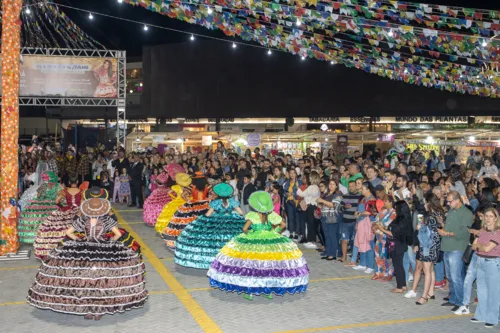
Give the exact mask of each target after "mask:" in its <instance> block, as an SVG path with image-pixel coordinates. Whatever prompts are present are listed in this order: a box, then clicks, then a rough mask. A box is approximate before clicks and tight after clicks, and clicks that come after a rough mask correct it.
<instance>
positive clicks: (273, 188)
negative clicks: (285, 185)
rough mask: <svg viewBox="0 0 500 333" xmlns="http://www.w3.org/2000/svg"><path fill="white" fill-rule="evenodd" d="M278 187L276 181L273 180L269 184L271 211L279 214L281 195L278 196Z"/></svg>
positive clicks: (279, 187)
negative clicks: (272, 206) (271, 202)
mask: <svg viewBox="0 0 500 333" xmlns="http://www.w3.org/2000/svg"><path fill="white" fill-rule="evenodd" d="M280 189H281V186H280V185H279V184H278V182H274V183H273V184H272V185H271V199H272V200H273V205H274V208H273V211H274V212H275V213H276V214H278V215H281V196H280Z"/></svg>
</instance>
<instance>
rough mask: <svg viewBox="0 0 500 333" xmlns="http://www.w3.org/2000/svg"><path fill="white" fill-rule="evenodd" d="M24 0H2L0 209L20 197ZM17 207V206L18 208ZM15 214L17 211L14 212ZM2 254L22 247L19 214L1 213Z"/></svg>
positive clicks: (6, 209)
mask: <svg viewBox="0 0 500 333" xmlns="http://www.w3.org/2000/svg"><path fill="white" fill-rule="evenodd" d="M22 4H23V2H22V0H3V1H2V114H1V124H2V126H1V133H0V178H1V179H2V186H0V211H1V212H5V211H9V212H10V209H9V208H10V207H11V204H10V199H11V198H17V185H18V184H17V177H18V162H17V159H18V156H17V154H18V152H17V140H18V138H19V78H20V66H19V61H20V60H19V59H20V56H21V52H20V50H21V48H20V47H21V34H20V32H21V20H20V19H19V14H20V12H21V7H22ZM14 210H15V209H14ZM14 216H15V215H14ZM0 239H1V240H3V241H4V242H3V244H0V255H5V254H7V253H15V252H17V250H18V248H19V239H18V237H17V218H12V216H10V214H2V215H1V217H0Z"/></svg>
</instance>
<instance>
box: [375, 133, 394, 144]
mask: <svg viewBox="0 0 500 333" xmlns="http://www.w3.org/2000/svg"><path fill="white" fill-rule="evenodd" d="M377 141H378V142H390V143H392V142H394V135H392V134H378V135H377Z"/></svg>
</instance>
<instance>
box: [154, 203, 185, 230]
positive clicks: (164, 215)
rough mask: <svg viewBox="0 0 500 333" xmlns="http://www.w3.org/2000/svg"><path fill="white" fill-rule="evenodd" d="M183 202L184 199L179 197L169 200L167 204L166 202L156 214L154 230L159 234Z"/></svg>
mask: <svg viewBox="0 0 500 333" xmlns="http://www.w3.org/2000/svg"><path fill="white" fill-rule="evenodd" d="M185 203H186V200H184V199H182V198H181V197H177V198H175V199H174V200H172V201H170V202H169V203H168V204H166V206H165V207H163V210H162V211H161V213H160V215H159V216H158V219H157V220H156V224H155V230H156V232H158V233H159V234H161V233H162V232H163V230H165V228H166V227H167V226H168V224H169V223H170V221H172V218H173V217H174V214H175V212H177V210H178V209H179V207H181V206H182V205H184V204H185Z"/></svg>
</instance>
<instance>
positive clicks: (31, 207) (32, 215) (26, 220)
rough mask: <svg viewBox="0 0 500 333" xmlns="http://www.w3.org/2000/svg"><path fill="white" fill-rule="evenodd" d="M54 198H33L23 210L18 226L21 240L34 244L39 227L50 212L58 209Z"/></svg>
mask: <svg viewBox="0 0 500 333" xmlns="http://www.w3.org/2000/svg"><path fill="white" fill-rule="evenodd" d="M57 208H58V207H57V205H56V204H55V202H54V201H52V200H38V199H35V200H31V201H30V202H29V203H28V205H27V206H26V207H25V209H24V210H23V211H21V217H20V219H19V225H18V227H17V231H18V235H19V241H20V242H21V243H28V244H33V242H34V241H35V237H36V234H37V231H38V227H39V226H40V225H41V224H42V223H43V221H45V219H46V218H47V217H49V216H50V214H51V213H52V212H53V211H55V210H56V209H57Z"/></svg>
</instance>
